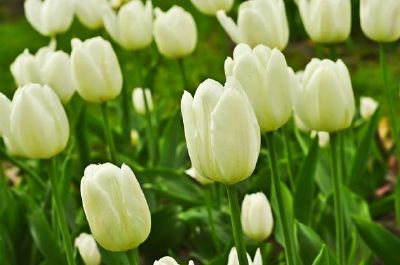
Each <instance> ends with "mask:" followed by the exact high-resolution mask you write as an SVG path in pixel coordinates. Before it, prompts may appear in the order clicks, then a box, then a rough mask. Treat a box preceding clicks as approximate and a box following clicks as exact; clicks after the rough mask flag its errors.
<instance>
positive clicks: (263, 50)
mask: <svg viewBox="0 0 400 265" xmlns="http://www.w3.org/2000/svg"><path fill="white" fill-rule="evenodd" d="M225 75H226V77H229V76H233V77H235V78H236V79H237V80H238V81H239V82H240V83H241V85H242V88H243V90H244V91H245V92H246V94H247V96H248V97H249V100H250V103H251V105H252V107H253V109H254V112H255V113H256V116H257V120H258V124H259V125H260V128H261V131H262V132H267V131H273V130H276V129H278V128H279V127H281V126H283V125H284V124H285V123H286V122H287V121H288V120H289V118H290V116H291V114H292V104H291V90H292V88H291V85H292V83H291V82H290V81H291V80H290V78H289V77H290V76H289V72H288V66H287V64H286V60H285V57H284V56H283V54H282V53H281V52H280V51H279V50H278V49H273V50H271V49H270V48H268V47H266V46H264V45H257V46H256V47H255V48H254V49H253V50H252V49H251V48H250V47H249V46H248V45H247V44H243V43H242V44H239V45H237V46H236V48H235V50H234V51H233V59H232V58H230V57H228V59H226V60H225Z"/></svg>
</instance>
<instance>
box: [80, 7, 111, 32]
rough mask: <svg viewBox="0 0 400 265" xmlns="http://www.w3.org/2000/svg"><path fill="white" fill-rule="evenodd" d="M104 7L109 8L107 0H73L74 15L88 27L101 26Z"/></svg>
mask: <svg viewBox="0 0 400 265" xmlns="http://www.w3.org/2000/svg"><path fill="white" fill-rule="evenodd" d="M106 9H111V7H110V4H109V3H108V1H107V0H84V1H82V0H75V13H76V16H77V17H78V19H79V21H80V22H81V23H82V24H83V25H84V26H85V27H87V28H89V29H98V28H101V27H102V26H103V13H104V12H105V10H106Z"/></svg>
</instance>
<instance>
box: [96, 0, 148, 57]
mask: <svg viewBox="0 0 400 265" xmlns="http://www.w3.org/2000/svg"><path fill="white" fill-rule="evenodd" d="M103 20H104V26H105V28H106V30H107V32H108V33H109V34H110V36H111V37H112V38H113V40H114V41H116V42H117V43H118V44H119V45H121V46H122V47H123V48H124V49H127V50H139V49H143V48H145V47H147V46H149V45H150V43H151V42H152V40H153V6H152V3H151V1H149V0H147V2H146V5H144V4H143V3H142V1H140V0H134V1H131V2H128V3H126V4H124V5H123V6H122V7H121V8H120V9H119V11H118V14H116V13H115V12H114V11H113V10H112V9H105V11H104V17H103Z"/></svg>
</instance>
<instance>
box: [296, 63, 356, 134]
mask: <svg viewBox="0 0 400 265" xmlns="http://www.w3.org/2000/svg"><path fill="white" fill-rule="evenodd" d="M294 98H295V101H294V110H295V113H296V115H297V116H298V117H299V119H300V120H301V121H302V123H303V124H304V125H305V126H306V127H307V128H309V129H310V130H316V131H325V132H336V131H339V130H342V129H346V128H348V127H349V126H350V125H351V122H352V120H353V116H354V112H355V102H354V94H353V89H352V85H351V80H350V74H349V71H348V70H347V67H346V65H345V64H344V63H343V61H342V60H338V61H336V62H333V61H331V60H319V59H313V60H311V62H310V63H309V64H308V65H307V67H306V69H305V72H304V77H303V83H302V86H301V89H299V90H298V91H297V92H296V96H295V97H294Z"/></svg>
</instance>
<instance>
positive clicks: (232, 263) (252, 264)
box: [228, 247, 262, 265]
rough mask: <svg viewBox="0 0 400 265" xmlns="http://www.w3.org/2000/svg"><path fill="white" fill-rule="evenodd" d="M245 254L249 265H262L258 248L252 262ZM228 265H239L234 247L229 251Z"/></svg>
mask: <svg viewBox="0 0 400 265" xmlns="http://www.w3.org/2000/svg"><path fill="white" fill-rule="evenodd" d="M246 254H247V263H248V264H249V265H262V256H261V251H260V249H259V248H257V250H256V254H255V255H254V260H251V258H250V255H249V254H248V253H246ZM228 265H239V259H238V255H237V251H236V248H235V247H233V248H231V251H230V252H229V256H228Z"/></svg>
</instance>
